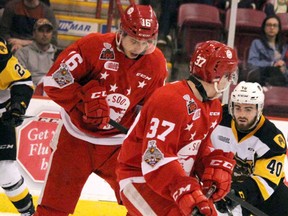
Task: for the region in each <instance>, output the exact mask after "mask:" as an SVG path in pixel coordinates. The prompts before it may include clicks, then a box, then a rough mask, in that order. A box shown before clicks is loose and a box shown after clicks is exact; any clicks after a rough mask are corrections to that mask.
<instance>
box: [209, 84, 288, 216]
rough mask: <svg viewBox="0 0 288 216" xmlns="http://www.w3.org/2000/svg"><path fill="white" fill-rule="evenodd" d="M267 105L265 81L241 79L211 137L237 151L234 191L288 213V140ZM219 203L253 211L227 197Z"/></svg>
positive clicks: (226, 208) (268, 209) (273, 211)
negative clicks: (287, 173) (271, 118)
mask: <svg viewBox="0 0 288 216" xmlns="http://www.w3.org/2000/svg"><path fill="white" fill-rule="evenodd" d="M263 108H264V92H263V88H262V87H261V85H260V84H259V83H256V82H254V83H253V82H245V81H242V82H240V83H239V84H238V85H237V86H236V87H235V89H234V90H233V92H232V93H231V97H230V101H229V106H227V105H226V106H224V107H223V119H222V121H221V122H220V124H219V125H218V126H217V127H216V128H215V130H214V131H213V133H212V134H211V141H212V144H213V147H215V148H216V149H218V148H219V149H223V150H224V151H226V152H230V151H232V152H233V153H234V154H235V160H236V166H235V169H234V171H233V182H232V186H231V191H232V192H234V193H235V195H236V196H239V197H241V198H242V199H243V200H245V201H246V202H248V203H250V204H251V205H253V206H255V207H256V208H258V209H259V210H261V211H263V212H264V213H266V214H267V215H270V216H274V215H277V216H287V215H288V205H287V200H288V188H287V186H286V185H285V184H284V182H283V180H284V175H285V174H284V163H285V158H286V151H287V144H286V141H285V137H284V135H283V134H282V132H281V131H280V130H279V129H278V128H277V127H276V126H275V125H274V124H273V123H272V122H271V121H269V119H267V118H266V117H265V116H263V115H262V111H263ZM228 110H229V111H228ZM216 207H217V209H218V210H219V211H220V212H221V213H228V212H230V213H232V214H233V215H235V216H238V215H241V216H242V215H243V216H249V215H251V212H249V211H248V210H246V209H245V208H243V207H242V208H241V206H239V205H238V203H235V202H233V201H231V200H230V199H229V198H227V197H225V199H223V200H221V201H219V202H217V203H216ZM223 215H224V214H223ZM225 215H227V214H225Z"/></svg>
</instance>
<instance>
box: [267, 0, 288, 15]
mask: <svg viewBox="0 0 288 216" xmlns="http://www.w3.org/2000/svg"><path fill="white" fill-rule="evenodd" d="M287 4H288V2H287V0H268V1H266V3H265V4H264V6H263V11H264V12H265V13H266V14H267V16H270V15H274V14H277V13H287V11H288V6H287Z"/></svg>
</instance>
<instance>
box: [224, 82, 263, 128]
mask: <svg viewBox="0 0 288 216" xmlns="http://www.w3.org/2000/svg"><path fill="white" fill-rule="evenodd" d="M264 98H265V96H264V93H263V88H262V86H261V85H260V84H259V83H256V82H245V81H241V82H240V83H239V84H238V85H237V86H236V87H235V89H234V90H233V91H232V93H231V97H230V101H229V112H230V114H231V115H232V117H233V118H234V115H233V108H234V103H240V104H256V105H257V111H258V113H257V118H256V121H255V124H256V123H257V122H258V120H259V118H260V116H261V115H262V111H263V107H264ZM254 126H255V125H254Z"/></svg>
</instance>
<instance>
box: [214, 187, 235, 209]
mask: <svg viewBox="0 0 288 216" xmlns="http://www.w3.org/2000/svg"><path fill="white" fill-rule="evenodd" d="M230 193H232V194H233V195H236V194H235V191H234V190H233V189H232V190H231V191H230ZM237 205H239V204H238V203H237V202H234V201H232V200H231V199H229V198H228V197H224V198H223V199H222V200H220V201H218V202H216V203H215V206H216V208H217V210H218V211H219V212H221V213H223V214H224V213H230V212H231V211H232V210H233V209H234V208H235V207H236V206H237Z"/></svg>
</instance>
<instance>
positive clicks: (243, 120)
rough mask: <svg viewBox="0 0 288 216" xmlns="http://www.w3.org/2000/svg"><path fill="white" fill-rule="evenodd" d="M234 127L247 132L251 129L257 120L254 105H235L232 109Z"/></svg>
mask: <svg viewBox="0 0 288 216" xmlns="http://www.w3.org/2000/svg"><path fill="white" fill-rule="evenodd" d="M233 114H234V119H235V122H236V127H237V129H239V130H240V131H247V130H249V129H250V128H251V126H252V125H253V124H254V122H255V121H256V118H257V107H256V104H240V103H235V104H234V109H233Z"/></svg>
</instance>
